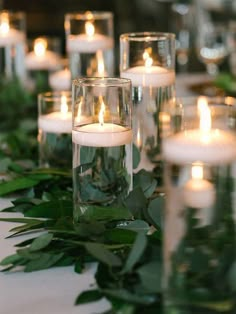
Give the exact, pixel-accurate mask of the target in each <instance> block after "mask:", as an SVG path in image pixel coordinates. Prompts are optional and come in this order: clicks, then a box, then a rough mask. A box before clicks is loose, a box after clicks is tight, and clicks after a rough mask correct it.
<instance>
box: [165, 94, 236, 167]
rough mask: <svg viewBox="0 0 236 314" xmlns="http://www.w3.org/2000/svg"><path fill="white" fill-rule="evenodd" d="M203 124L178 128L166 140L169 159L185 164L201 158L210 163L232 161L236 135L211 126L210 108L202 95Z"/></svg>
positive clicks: (235, 155)
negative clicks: (194, 127)
mask: <svg viewBox="0 0 236 314" xmlns="http://www.w3.org/2000/svg"><path fill="white" fill-rule="evenodd" d="M199 108H200V113H201V119H200V128H198V129H191V130H186V131H183V132H179V133H177V134H175V135H173V136H170V137H169V138H166V139H165V141H164V142H163V154H164V157H165V158H166V160H168V161H170V162H173V163H179V164H185V163H194V162H196V161H200V162H202V163H209V164H211V165H214V164H215V165H221V164H226V163H229V162H232V161H233V160H235V158H236V137H235V135H234V134H233V133H232V132H229V131H226V130H220V129H212V128H211V112H210V109H209V107H208V106H206V105H204V103H203V99H201V102H200V105H199Z"/></svg>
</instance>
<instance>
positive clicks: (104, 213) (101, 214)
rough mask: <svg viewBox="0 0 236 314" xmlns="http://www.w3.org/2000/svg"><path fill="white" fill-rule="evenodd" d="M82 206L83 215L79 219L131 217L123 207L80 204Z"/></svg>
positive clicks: (108, 219)
mask: <svg viewBox="0 0 236 314" xmlns="http://www.w3.org/2000/svg"><path fill="white" fill-rule="evenodd" d="M81 206H82V207H83V210H82V211H81V212H83V216H81V220H85V221H93V220H100V221H106V220H107V221H111V220H122V219H123V220H125V219H131V218H132V216H131V213H130V212H129V211H128V210H127V209H126V208H124V207H117V208H116V207H112V206H93V205H81Z"/></svg>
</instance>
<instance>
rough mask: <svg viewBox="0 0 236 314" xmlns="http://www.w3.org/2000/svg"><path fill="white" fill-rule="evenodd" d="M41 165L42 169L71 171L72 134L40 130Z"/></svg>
mask: <svg viewBox="0 0 236 314" xmlns="http://www.w3.org/2000/svg"><path fill="white" fill-rule="evenodd" d="M38 142H39V164H40V166H41V167H51V168H64V169H71V163H72V144H71V134H68V133H51V132H45V131H43V130H42V129H39V134H38Z"/></svg>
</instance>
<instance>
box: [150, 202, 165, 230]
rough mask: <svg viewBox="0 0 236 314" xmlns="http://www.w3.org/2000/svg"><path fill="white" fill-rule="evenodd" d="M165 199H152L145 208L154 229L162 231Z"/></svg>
mask: <svg viewBox="0 0 236 314" xmlns="http://www.w3.org/2000/svg"><path fill="white" fill-rule="evenodd" d="M164 208H165V199H164V197H163V196H158V197H156V198H155V199H153V200H152V201H151V202H150V203H149V205H148V208H147V213H148V215H149V217H150V218H151V220H152V223H153V225H154V226H155V227H156V228H160V229H162V227H163V219H164Z"/></svg>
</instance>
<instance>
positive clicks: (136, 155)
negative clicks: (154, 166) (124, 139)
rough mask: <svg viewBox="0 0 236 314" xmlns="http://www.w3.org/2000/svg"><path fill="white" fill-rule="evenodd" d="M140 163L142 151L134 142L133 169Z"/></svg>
mask: <svg viewBox="0 0 236 314" xmlns="http://www.w3.org/2000/svg"><path fill="white" fill-rule="evenodd" d="M139 163H140V151H139V149H138V147H137V146H136V145H134V144H133V169H136V168H137V167H138V165H139Z"/></svg>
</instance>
